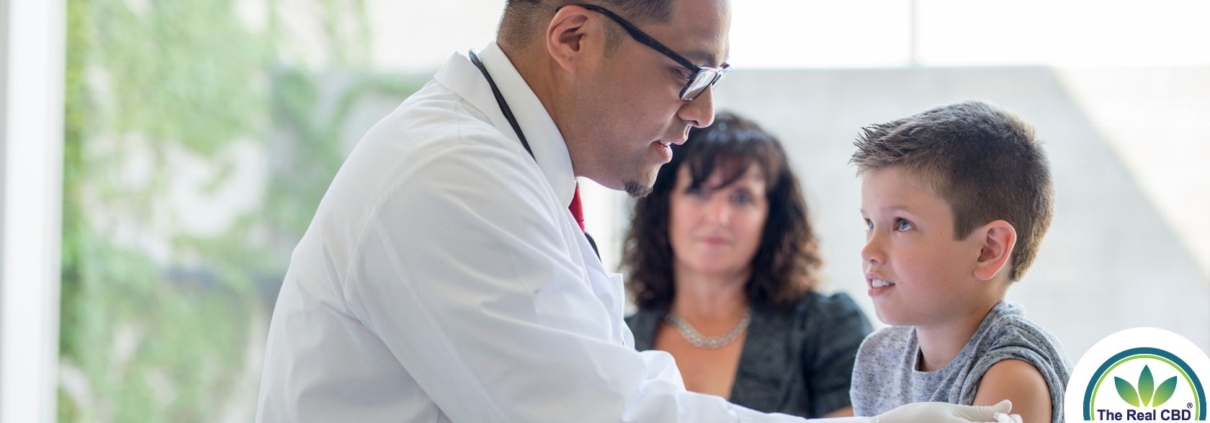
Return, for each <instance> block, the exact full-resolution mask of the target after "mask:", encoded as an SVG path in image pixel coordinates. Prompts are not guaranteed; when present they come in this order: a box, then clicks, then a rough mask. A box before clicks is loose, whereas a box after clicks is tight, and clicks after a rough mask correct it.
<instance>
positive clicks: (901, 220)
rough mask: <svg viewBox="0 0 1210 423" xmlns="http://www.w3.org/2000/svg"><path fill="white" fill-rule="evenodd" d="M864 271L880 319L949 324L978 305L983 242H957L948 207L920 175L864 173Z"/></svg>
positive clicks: (894, 169)
mask: <svg viewBox="0 0 1210 423" xmlns="http://www.w3.org/2000/svg"><path fill="white" fill-rule="evenodd" d="M861 215H862V217H863V218H864V219H865V223H866V245H865V248H863V249H862V250H861V259H862V269H863V270H864V271H865V276H866V284H867V286H868V287H869V295H870V298H872V299H873V300H874V310H875V312H876V313H877V315H878V319H879V320H882V321H883V322H884V323H887V324H890V325H897V326H908V325H910V326H928V325H930V324H944V323H945V322H948V321H950V320H951V318H952V317H955V316H957V315H961V314H962V313H967V312H970V311H971V310H968V309H973V308H974V307H976V304H977V303H979V301H974V300H975V298H974V296H975V295H977V293H978V292H979V291H978V289H979V288H980V284H979V282H980V281H978V280H977V279H976V278H975V277H974V276H973V271H974V268H975V265H976V261H977V259H978V257H979V254H980V251H981V248H982V243H980V242H978V240H977V239H976V238H977V237H975V236H970V237H968V239H964V240H955V239H954V215H953V210H952V208H951V207H950V204H949V203H948V202H947V201H945V200H944V199H942V198H941V197H940V196H938V195H937V193H936V192H935V191H934V190H933V189H932V187H930V186H929V185H928V184H927V182H926V181H925V179H923V178H921V177H920V176H918V175H917V174H916V173H915V172H912V171H909V170H906V169H903V168H902V167H899V166H892V167H887V168H883V169H878V170H870V171H866V172H863V174H862V180H861Z"/></svg>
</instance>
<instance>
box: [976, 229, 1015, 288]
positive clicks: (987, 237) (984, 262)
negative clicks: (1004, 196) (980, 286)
mask: <svg viewBox="0 0 1210 423" xmlns="http://www.w3.org/2000/svg"><path fill="white" fill-rule="evenodd" d="M975 233H976V234H978V235H979V236H980V237H982V238H983V239H982V241H983V246H982V250H981V251H979V260H978V261H977V262H975V277H976V278H978V279H979V280H981V281H988V280H991V279H992V278H994V277H996V274H998V273H1000V271H1001V270H1003V269H1004V266H1005V265H1007V264H1008V262H1009V259H1010V258H1012V253H1013V246H1015V245H1017V230H1016V229H1013V225H1010V224H1009V223H1008V222H1006V221H1004V220H997V221H994V222H991V223H988V224H986V225H983V227H982V228H979V229H977V230H975Z"/></svg>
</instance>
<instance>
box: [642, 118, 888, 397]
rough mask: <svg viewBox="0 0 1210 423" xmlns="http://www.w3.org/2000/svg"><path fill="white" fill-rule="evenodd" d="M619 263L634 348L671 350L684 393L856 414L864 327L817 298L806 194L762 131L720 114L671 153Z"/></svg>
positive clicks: (833, 299) (856, 316) (839, 300)
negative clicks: (854, 379)
mask: <svg viewBox="0 0 1210 423" xmlns="http://www.w3.org/2000/svg"><path fill="white" fill-rule="evenodd" d="M622 260H623V262H622V265H623V268H624V270H625V271H626V272H627V282H626V287H627V289H628V290H629V292H630V295H631V296H632V299H633V300H634V302H635V304H636V305H638V312H637V313H636V314H634V315H633V316H631V317H629V318H627V320H626V323H627V324H628V325H630V329H631V331H632V332H633V333H634V337H635V346H636V347H637V348H638V349H639V350H648V349H657V350H663V351H667V352H669V353H671V354H672V356H673V357H674V358H675V359H676V363H677V367H678V368H679V369H680V370H681V375H682V378H683V379H684V382H685V387H686V388H688V389H689V390H691V391H697V392H702V393H709V394H714V395H719V396H722V397H724V398H728V399H729V400H730V401H731V402H733V403H736V404H739V405H742V406H746V407H748V408H752V409H755V410H759V411H764V412H780V413H786V414H792V415H798V416H803V417H807V418H817V417H825V416H827V417H832V416H844V415H851V414H852V408H851V407H850V403H849V384H850V377H851V374H852V370H853V360H854V357H855V355H856V353H857V348H858V347H859V346H860V345H861V341H862V339H863V338H865V336H866V335H867V334H868V333H869V332H870V324H869V321H868V320H867V319H866V317H865V315H864V314H863V313H862V312H861V310H860V309H859V308H858V307H857V305H856V304H855V303H853V300H852V299H850V298H849V297H848V296H847V295H844V294H835V295H830V296H829V295H824V294H821V293H818V292H816V291H815V289H816V287H817V284H818V272H819V267H820V263H821V261H820V258H819V252H818V248H817V246H816V239H815V234H814V232H813V231H812V228H811V224H810V221H809V219H808V213H807V206H806V202H805V201H804V200H803V195H802V190H801V188H800V187H799V183H798V179H797V178H796V177H795V176H794V173H793V172H792V170H791V169H790V166H789V163H788V161H787V159H786V154H785V152H784V150H783V149H782V147H781V144H780V143H779V142H778V141H777V139H776V138H774V137H773V136H772V135H770V134H768V133H767V132H765V131H764V130H762V129H761V128H760V127H759V126H757V125H756V124H755V123H754V122H752V121H749V120H747V119H744V118H741V117H738V116H736V115H734V114H730V113H719V114H718V116H717V117H716V118H715V120H714V123H713V124H712V125H710V126H709V127H706V128H701V129H695V130H693V131H691V132H690V133H689V140H688V141H686V142H685V144H684V145H683V146H679V147H676V146H674V148H673V158H672V161H671V162H670V163H668V164H666V165H664V166H663V167H662V168H661V169H660V171H659V175H658V176H657V177H656V182H655V187H654V188H653V191H652V193H651V194H650V195H648V196H646V197H644V198H642V199H640V200H638V202H637V203H636V204H635V208H634V214H633V217H632V219H631V224H630V231H629V232H628V233H627V236H626V240H625V252H624V254H623V259H622Z"/></svg>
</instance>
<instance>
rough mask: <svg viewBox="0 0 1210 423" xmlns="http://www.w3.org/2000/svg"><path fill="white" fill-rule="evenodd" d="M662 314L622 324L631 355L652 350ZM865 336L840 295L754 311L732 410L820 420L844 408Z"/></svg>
mask: <svg viewBox="0 0 1210 423" xmlns="http://www.w3.org/2000/svg"><path fill="white" fill-rule="evenodd" d="M666 313H667V309H660V310H644V309H640V310H639V311H638V312H636V313H635V314H634V315H632V316H630V317H628V318H626V324H627V325H629V326H630V331H631V332H633V333H634V343H635V348H637V349H638V350H639V351H645V350H649V349H651V345H652V343H654V342H655V330H656V328H657V327H659V324H660V321H661V320H662V319H663V318H664V315H665V314H666ZM870 331H871V328H870V322H869V320H867V319H866V317H865V314H864V313H862V312H861V308H859V307H858V306H857V304H856V303H854V302H853V299H851V298H849V296H848V295H845V294H835V295H831V296H828V295H822V294H818V293H810V294H807V296H806V297H804V298H803V299H802V300H801V301H799V302H798V304H797V305H796V306H795V307H793V308H791V309H789V310H785V311H776V310H772V309H770V308H768V307H764V306H761V305H755V304H754V305H753V306H752V322H751V323H750V324H749V326H748V335H747V337H746V338H745V339H744V349H743V352H742V353H740V359H739V368H738V369H737V370H736V374H735V384H734V385H733V386H732V387H731V402H732V403H735V404H738V405H741V406H744V407H747V408H751V409H753V410H757V411H763V412H767V413H785V414H791V415H795V416H801V417H805V418H818V417H821V416H823V415H824V414H827V413H830V412H832V411H835V410H836V409H839V408H843V407H848V406H849V405H850V402H849V385H850V381H851V380H852V375H853V360H854V359H855V358H856V356H857V348H858V347H860V346H861V341H862V340H863V339H865V336H866V335H868V334H869V333H870Z"/></svg>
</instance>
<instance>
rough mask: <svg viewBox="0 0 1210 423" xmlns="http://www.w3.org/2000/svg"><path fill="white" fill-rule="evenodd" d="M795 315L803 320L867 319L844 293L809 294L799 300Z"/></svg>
mask: <svg viewBox="0 0 1210 423" xmlns="http://www.w3.org/2000/svg"><path fill="white" fill-rule="evenodd" d="M794 315H795V317H797V318H799V319H802V320H805V319H820V318H822V320H825V321H826V320H833V319H846V318H854V317H861V318H863V319H864V318H865V314H864V313H863V312H862V311H861V307H860V306H858V305H857V303H856V302H854V301H853V298H852V297H849V295H848V294H845V293H843V292H837V293H833V294H824V293H820V292H814V291H812V292H808V293H807V294H806V295H803V297H802V298H801V299H799V300H798V304H795V306H794Z"/></svg>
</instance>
